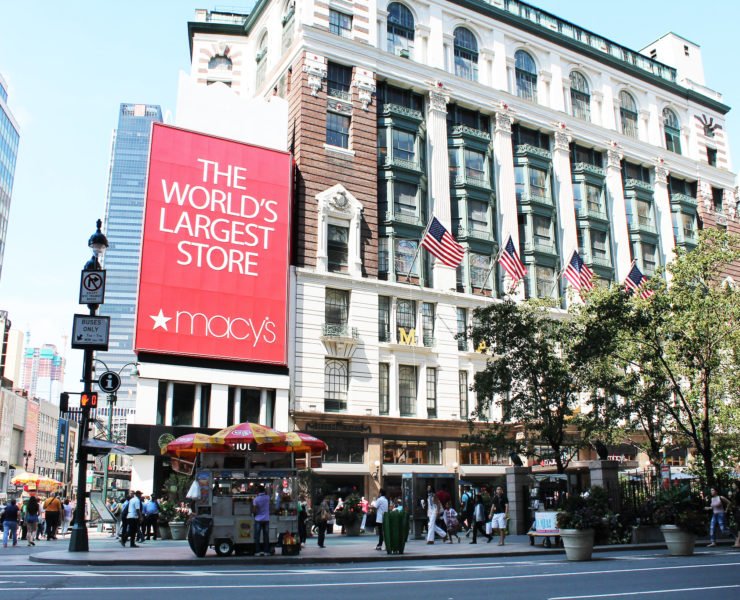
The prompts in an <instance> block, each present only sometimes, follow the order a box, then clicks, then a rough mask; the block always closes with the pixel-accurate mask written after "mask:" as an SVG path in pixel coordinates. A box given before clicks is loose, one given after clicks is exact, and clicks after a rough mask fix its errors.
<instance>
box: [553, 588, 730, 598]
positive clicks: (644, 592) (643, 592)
mask: <svg viewBox="0 0 740 600" xmlns="http://www.w3.org/2000/svg"><path fill="white" fill-rule="evenodd" d="M734 588H740V585H713V586H711V587H694V588H674V589H671V590H643V591H640V592H622V593H619V594H591V595H589V596H555V597H553V598H548V600H582V599H584V598H618V597H621V596H642V595H643V594H675V593H676V592H703V591H706V590H729V589H734Z"/></svg>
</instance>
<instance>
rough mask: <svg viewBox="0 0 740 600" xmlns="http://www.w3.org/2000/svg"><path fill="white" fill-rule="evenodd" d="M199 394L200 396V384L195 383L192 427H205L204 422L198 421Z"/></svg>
mask: <svg viewBox="0 0 740 600" xmlns="http://www.w3.org/2000/svg"><path fill="white" fill-rule="evenodd" d="M200 396H201V385H200V384H199V383H196V384H195V401H194V402H193V427H206V425H205V424H204V423H201V422H200Z"/></svg>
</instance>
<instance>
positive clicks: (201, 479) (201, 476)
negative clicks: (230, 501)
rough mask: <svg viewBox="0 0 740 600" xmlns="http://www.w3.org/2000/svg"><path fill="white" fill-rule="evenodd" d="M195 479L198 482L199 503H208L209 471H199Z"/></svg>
mask: <svg viewBox="0 0 740 600" xmlns="http://www.w3.org/2000/svg"><path fill="white" fill-rule="evenodd" d="M195 479H196V481H197V482H198V502H200V503H201V504H210V503H211V473H210V472H209V471H199V472H198V476H197V477H196V478H195Z"/></svg>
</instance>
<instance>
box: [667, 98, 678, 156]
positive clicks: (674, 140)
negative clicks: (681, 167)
mask: <svg viewBox="0 0 740 600" xmlns="http://www.w3.org/2000/svg"><path fill="white" fill-rule="evenodd" d="M663 129H664V131H665V147H666V149H667V150H670V151H671V152H675V153H676V154H681V127H680V125H679V124H678V117H677V116H676V113H674V112H673V111H672V110H671V109H670V108H664V109H663Z"/></svg>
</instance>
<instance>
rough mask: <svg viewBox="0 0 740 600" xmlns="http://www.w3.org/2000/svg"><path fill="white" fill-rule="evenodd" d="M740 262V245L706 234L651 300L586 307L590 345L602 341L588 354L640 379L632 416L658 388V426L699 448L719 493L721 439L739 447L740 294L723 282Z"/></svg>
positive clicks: (597, 299)
mask: <svg viewBox="0 0 740 600" xmlns="http://www.w3.org/2000/svg"><path fill="white" fill-rule="evenodd" d="M738 260H740V238H738V237H737V236H733V235H731V234H728V233H727V232H725V231H718V230H706V231H703V232H701V233H700V239H699V245H698V246H697V248H696V249H695V250H693V251H692V252H690V253H686V252H684V251H682V250H681V249H679V250H678V252H677V257H676V259H675V260H674V261H673V262H671V263H670V264H669V265H668V267H667V273H668V275H669V277H668V279H669V281H670V283H669V284H668V285H667V284H666V283H665V281H664V280H663V279H662V278H660V277H654V278H653V279H652V280H651V282H650V286H651V288H652V289H653V292H654V293H653V295H652V296H651V297H650V298H649V299H648V300H643V299H641V298H639V297H638V296H637V295H631V294H628V293H626V292H624V291H623V290H622V289H621V288H619V287H617V286H613V288H612V289H611V290H609V291H607V292H603V293H596V294H593V295H592V297H591V298H590V299H589V303H588V304H587V306H586V307H585V313H586V314H587V327H586V328H587V332H588V333H587V337H588V338H592V339H593V338H596V339H601V340H602V343H601V344H600V345H599V346H598V347H594V346H591V347H590V348H589V351H594V352H595V353H594V355H593V356H592V359H593V360H594V361H597V362H602V363H603V362H605V361H606V362H608V361H610V360H615V361H616V362H618V363H620V364H621V365H622V366H624V367H625V368H626V369H627V370H628V371H630V372H631V373H635V374H641V375H640V376H636V377H634V381H633V387H632V390H631V392H630V389H629V386H627V392H626V393H625V394H624V397H625V398H627V399H628V400H627V407H628V408H629V407H630V406H632V403H631V402H630V399H631V398H632V395H636V396H637V400H638V402H637V403H636V404H635V405H634V406H636V407H637V408H639V407H640V403H639V400H640V398H639V395H640V393H641V389H644V388H645V387H646V386H649V384H650V382H656V385H657V386H658V392H657V393H655V394H654V395H652V396H651V395H647V396H645V397H644V399H649V400H651V401H652V402H654V413H655V415H654V416H655V417H656V421H655V422H656V425H657V424H659V423H658V420H661V421H662V426H663V428H664V432H665V430H668V431H669V432H670V433H671V435H672V436H673V438H674V443H675V442H676V441H678V438H683V439H684V440H685V441H687V442H688V443H689V444H690V445H691V446H692V447H693V448H694V450H695V453H696V455H697V457H698V458H699V459H700V460H701V462H702V465H703V471H704V475H705V480H706V483H707V484H708V485H715V480H716V476H715V469H716V467H717V461H716V445H717V441H718V439H721V440H726V439H733V440H734V441H735V443H734V446H735V447H737V446H738V444H737V439H738V438H737V435H738V432H739V431H740V410H739V408H738V397H739V393H740V375H739V374H738V373H739V372H740V327H738V321H737V320H738V317H740V290H738V289H737V288H736V287H735V286H734V285H733V284H731V282H728V281H727V280H726V278H725V276H724V275H723V274H724V273H726V272H727V267H728V266H729V265H730V264H732V263H734V262H736V261H738ZM648 404H649V403H648ZM643 408H645V403H643ZM638 421H639V419H638ZM643 427H645V425H644V424H643ZM645 430H646V433H647V432H648V430H647V429H645ZM656 442H657V438H656ZM723 445H724V444H723Z"/></svg>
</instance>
